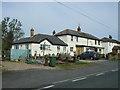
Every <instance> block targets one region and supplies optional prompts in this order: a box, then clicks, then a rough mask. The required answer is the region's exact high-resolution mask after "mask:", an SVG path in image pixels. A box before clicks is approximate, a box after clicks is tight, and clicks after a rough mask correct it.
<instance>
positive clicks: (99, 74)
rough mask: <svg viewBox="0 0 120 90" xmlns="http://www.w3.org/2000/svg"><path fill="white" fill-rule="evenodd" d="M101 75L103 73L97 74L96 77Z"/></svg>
mask: <svg viewBox="0 0 120 90" xmlns="http://www.w3.org/2000/svg"><path fill="white" fill-rule="evenodd" d="M103 74H105V73H99V74H96V76H100V75H103Z"/></svg>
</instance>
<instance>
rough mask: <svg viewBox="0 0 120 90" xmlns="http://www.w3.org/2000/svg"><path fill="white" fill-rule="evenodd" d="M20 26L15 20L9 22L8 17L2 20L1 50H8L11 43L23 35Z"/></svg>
mask: <svg viewBox="0 0 120 90" xmlns="http://www.w3.org/2000/svg"><path fill="white" fill-rule="evenodd" d="M21 27H22V24H21V22H20V21H18V20H17V19H12V20H11V21H10V18H9V17H6V18H4V19H3V20H2V50H10V48H11V47H12V44H13V41H14V40H18V39H19V38H21V37H22V36H23V35H24V32H23V31H22V28H21Z"/></svg>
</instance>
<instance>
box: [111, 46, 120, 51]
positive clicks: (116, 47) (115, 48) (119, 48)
mask: <svg viewBox="0 0 120 90" xmlns="http://www.w3.org/2000/svg"><path fill="white" fill-rule="evenodd" d="M112 49H114V50H120V46H114V47H113V48H112Z"/></svg>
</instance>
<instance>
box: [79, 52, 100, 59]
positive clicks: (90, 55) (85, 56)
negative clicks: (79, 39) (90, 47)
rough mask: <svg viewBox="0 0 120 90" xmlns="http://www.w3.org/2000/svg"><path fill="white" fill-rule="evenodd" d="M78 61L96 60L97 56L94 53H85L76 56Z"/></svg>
mask: <svg viewBox="0 0 120 90" xmlns="http://www.w3.org/2000/svg"><path fill="white" fill-rule="evenodd" d="M77 58H79V59H91V60H98V59H99V54H98V53H97V52H94V51H87V52H84V53H82V54H79V55H78V56H77Z"/></svg>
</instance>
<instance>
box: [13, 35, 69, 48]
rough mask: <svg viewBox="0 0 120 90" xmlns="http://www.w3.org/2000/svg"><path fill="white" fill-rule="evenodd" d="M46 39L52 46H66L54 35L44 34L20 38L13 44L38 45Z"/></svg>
mask: <svg viewBox="0 0 120 90" xmlns="http://www.w3.org/2000/svg"><path fill="white" fill-rule="evenodd" d="M45 39H47V40H48V41H49V42H50V43H51V44H53V45H62V46H67V44H66V43H65V42H63V41H62V40H61V39H59V38H58V37H57V36H54V35H46V34H36V35H34V36H33V37H27V38H22V39H20V40H17V41H15V42H14V44H22V43H40V42H41V41H43V40H45Z"/></svg>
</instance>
